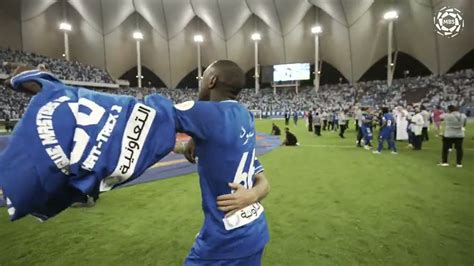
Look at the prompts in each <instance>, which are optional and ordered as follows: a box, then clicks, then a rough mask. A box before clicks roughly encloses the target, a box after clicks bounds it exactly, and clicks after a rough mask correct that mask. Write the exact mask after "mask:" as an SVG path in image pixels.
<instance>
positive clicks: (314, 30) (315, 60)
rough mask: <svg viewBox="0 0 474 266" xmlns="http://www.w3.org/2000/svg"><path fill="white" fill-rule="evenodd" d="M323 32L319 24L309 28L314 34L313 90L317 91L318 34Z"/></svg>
mask: <svg viewBox="0 0 474 266" xmlns="http://www.w3.org/2000/svg"><path fill="white" fill-rule="evenodd" d="M322 32H323V29H322V28H321V26H314V27H312V28H311V33H313V34H314V90H315V91H316V92H318V91H319V73H320V72H319V35H320V34H321V33H322Z"/></svg>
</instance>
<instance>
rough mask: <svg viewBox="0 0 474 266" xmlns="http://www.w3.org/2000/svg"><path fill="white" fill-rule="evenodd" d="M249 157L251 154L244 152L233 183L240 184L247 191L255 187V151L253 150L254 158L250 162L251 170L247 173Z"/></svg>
mask: <svg viewBox="0 0 474 266" xmlns="http://www.w3.org/2000/svg"><path fill="white" fill-rule="evenodd" d="M248 155H249V152H244V154H242V158H241V159H240V163H239V166H238V167H237V171H236V172H235V177H234V181H233V183H237V184H240V185H242V186H244V187H245V188H247V189H249V188H252V187H253V175H254V173H255V165H254V160H255V149H253V151H252V157H251V160H250V166H249V170H248V172H245V171H244V170H245V169H244V168H245V165H246V163H247V158H248ZM233 192H234V191H232V193H233Z"/></svg>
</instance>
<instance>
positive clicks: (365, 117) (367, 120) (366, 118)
mask: <svg viewBox="0 0 474 266" xmlns="http://www.w3.org/2000/svg"><path fill="white" fill-rule="evenodd" d="M373 120H374V116H373V115H371V114H367V113H364V114H362V121H363V122H362V126H365V127H370V126H372V122H373Z"/></svg>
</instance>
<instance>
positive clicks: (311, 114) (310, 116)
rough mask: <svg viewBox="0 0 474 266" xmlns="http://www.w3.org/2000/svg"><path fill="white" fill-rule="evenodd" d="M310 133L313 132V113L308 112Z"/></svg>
mask: <svg viewBox="0 0 474 266" xmlns="http://www.w3.org/2000/svg"><path fill="white" fill-rule="evenodd" d="M308 131H309V132H313V111H311V110H309V112H308Z"/></svg>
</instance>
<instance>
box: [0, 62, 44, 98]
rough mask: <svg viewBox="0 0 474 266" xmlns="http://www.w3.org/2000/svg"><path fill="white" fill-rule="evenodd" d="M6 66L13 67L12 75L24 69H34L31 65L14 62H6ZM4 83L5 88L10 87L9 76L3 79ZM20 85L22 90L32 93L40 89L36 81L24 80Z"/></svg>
mask: <svg viewBox="0 0 474 266" xmlns="http://www.w3.org/2000/svg"><path fill="white" fill-rule="evenodd" d="M6 67H8V68H10V69H13V68H14V69H15V70H14V71H13V73H12V76H13V77H14V76H16V75H18V74H21V73H23V72H25V71H30V70H33V69H35V68H34V67H32V66H28V65H23V64H14V63H8V64H7V65H6ZM4 85H5V87H7V88H12V84H11V78H10V79H7V80H5V82H4ZM21 87H22V89H23V90H24V91H26V92H28V93H32V94H36V93H37V92H39V91H41V86H40V85H39V84H37V83H36V82H25V83H22V84H21Z"/></svg>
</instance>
